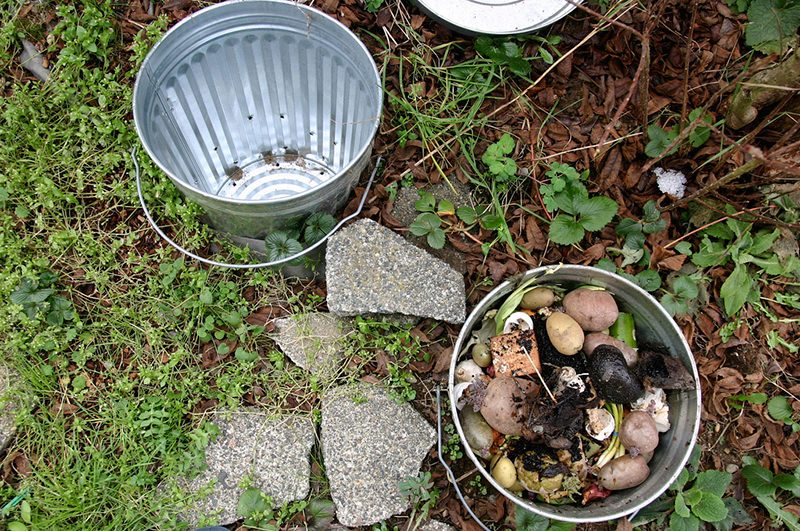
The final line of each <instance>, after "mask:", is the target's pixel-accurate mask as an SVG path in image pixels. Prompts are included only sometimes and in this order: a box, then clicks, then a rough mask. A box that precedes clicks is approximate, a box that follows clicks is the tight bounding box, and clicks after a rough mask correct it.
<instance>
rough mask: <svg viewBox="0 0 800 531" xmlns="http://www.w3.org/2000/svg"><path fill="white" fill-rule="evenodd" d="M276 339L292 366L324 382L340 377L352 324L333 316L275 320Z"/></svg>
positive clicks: (315, 315)
mask: <svg viewBox="0 0 800 531" xmlns="http://www.w3.org/2000/svg"><path fill="white" fill-rule="evenodd" d="M273 322H274V323H275V327H276V328H275V332H274V334H273V337H274V339H275V342H276V343H278V346H279V347H280V348H281V350H282V351H283V353H284V354H286V355H287V356H288V357H289V359H290V360H292V362H294V363H295V364H296V365H298V366H299V367H302V368H303V369H306V370H307V371H309V372H310V373H311V374H314V375H317V376H319V377H320V378H322V379H324V380H329V379H331V378H333V377H335V376H336V373H337V372H338V370H339V368H340V361H341V359H342V356H343V355H344V349H343V348H342V344H343V340H344V338H345V337H346V336H347V334H348V333H350V332H351V331H352V326H351V325H350V322H349V321H347V320H345V319H341V318H339V317H336V316H335V315H332V314H329V313H308V314H298V315H293V316H291V317H283V318H281V319H275V320H274V321H273Z"/></svg>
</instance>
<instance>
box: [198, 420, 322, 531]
mask: <svg viewBox="0 0 800 531" xmlns="http://www.w3.org/2000/svg"><path fill="white" fill-rule="evenodd" d="M212 423H213V424H215V425H216V426H217V427H218V428H219V430H220V433H219V435H218V436H217V439H216V440H215V441H214V442H212V443H211V444H210V445H209V446H208V448H206V468H205V470H204V471H203V472H202V473H201V474H200V475H198V476H197V477H195V478H194V479H192V480H191V481H189V482H188V483H186V484H185V488H186V489H187V490H188V491H189V492H190V493H192V494H195V495H198V496H199V500H198V501H197V502H196V503H195V504H194V506H193V507H192V509H191V510H189V511H188V512H187V513H186V514H184V515H183V516H184V520H186V521H187V522H189V524H190V525H199V524H201V523H216V524H223V525H227V524H230V523H232V522H234V521H236V520H237V519H238V518H239V516H240V515H238V514H237V510H236V509H237V505H238V503H239V498H240V497H241V495H242V493H243V492H244V489H243V488H242V486H241V484H242V481H243V480H245V479H246V478H247V480H248V481H249V483H250V486H252V487H257V488H260V489H261V490H262V491H263V492H264V494H266V495H267V496H272V499H273V501H274V502H275V504H277V505H280V504H282V503H284V502H288V501H294V500H300V499H303V498H305V496H306V495H307V494H308V491H309V473H310V464H309V455H310V451H311V448H312V446H313V445H314V441H315V439H316V432H315V429H314V423H313V421H312V420H311V418H310V417H284V418H280V419H270V418H268V417H267V416H266V415H265V414H264V413H263V412H261V411H260V410H258V409H255V408H246V409H240V410H222V411H220V412H218V413H217V414H216V415H215V417H214V419H213V420H212Z"/></svg>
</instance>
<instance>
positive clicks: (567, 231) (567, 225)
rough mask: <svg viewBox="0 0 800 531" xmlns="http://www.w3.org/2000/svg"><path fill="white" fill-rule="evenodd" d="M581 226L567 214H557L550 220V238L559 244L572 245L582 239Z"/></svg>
mask: <svg viewBox="0 0 800 531" xmlns="http://www.w3.org/2000/svg"><path fill="white" fill-rule="evenodd" d="M583 233H584V230H583V226H582V225H581V224H580V223H578V221H577V220H576V219H575V218H574V217H572V216H570V215H568V214H563V213H562V214H559V215H557V216H556V217H555V219H553V221H552V222H550V240H552V241H553V243H557V244H559V245H573V244H576V243H578V242H579V241H581V240H582V239H583Z"/></svg>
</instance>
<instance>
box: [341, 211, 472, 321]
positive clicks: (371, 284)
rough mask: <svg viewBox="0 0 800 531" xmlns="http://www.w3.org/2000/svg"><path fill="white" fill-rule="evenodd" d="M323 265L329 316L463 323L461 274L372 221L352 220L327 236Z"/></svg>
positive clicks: (464, 299)
mask: <svg viewBox="0 0 800 531" xmlns="http://www.w3.org/2000/svg"><path fill="white" fill-rule="evenodd" d="M326 264H327V265H326V267H327V282H328V308H329V309H330V311H331V312H332V313H334V314H337V315H361V314H365V313H381V314H383V313H401V314H405V315H413V316H417V317H432V318H434V319H439V320H442V321H447V322H450V323H463V322H464V318H465V313H466V296H465V293H464V279H463V277H462V275H460V274H459V273H458V272H457V271H455V270H454V269H453V268H451V267H450V266H448V265H447V264H446V263H444V262H442V261H441V260H439V259H437V258H434V257H433V256H431V255H430V254H428V253H427V252H425V251H423V250H422V249H420V248H418V247H416V246H414V245H412V244H410V243H408V242H406V241H405V240H404V239H403V238H402V237H401V236H398V235H397V234H395V233H394V232H392V231H391V230H390V229H388V228H386V227H383V226H381V225H379V224H378V223H376V222H374V221H372V220H369V219H362V220H359V221H356V222H355V223H353V224H351V225H349V226H348V227H346V228H344V229H342V230H340V231H339V232H338V233H337V234H335V235H334V236H333V237H331V239H330V240H329V242H328V249H327V254H326Z"/></svg>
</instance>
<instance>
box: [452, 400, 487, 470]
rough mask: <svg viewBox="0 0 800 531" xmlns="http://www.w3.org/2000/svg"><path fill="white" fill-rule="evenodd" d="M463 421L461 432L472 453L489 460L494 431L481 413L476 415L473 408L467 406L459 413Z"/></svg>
mask: <svg viewBox="0 0 800 531" xmlns="http://www.w3.org/2000/svg"><path fill="white" fill-rule="evenodd" d="M459 418H460V419H461V430H462V431H463V432H464V438H465V439H466V440H467V444H469V446H470V448H472V451H473V452H475V453H476V454H477V455H478V456H480V457H483V458H484V459H487V458H488V457H489V455H490V454H489V449H490V448H491V447H492V443H494V431H493V430H492V427H491V426H489V424H487V423H486V421H485V420H484V419H483V417H482V416H481V414H480V413H476V412H475V410H474V409H472V406H466V407H464V409H462V410H461V413H459Z"/></svg>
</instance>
